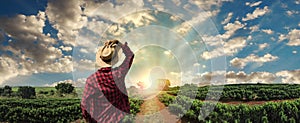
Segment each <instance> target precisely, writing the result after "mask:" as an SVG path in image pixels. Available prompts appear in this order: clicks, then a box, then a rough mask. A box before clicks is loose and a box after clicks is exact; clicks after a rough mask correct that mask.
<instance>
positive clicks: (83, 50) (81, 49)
mask: <svg viewBox="0 0 300 123" xmlns="http://www.w3.org/2000/svg"><path fill="white" fill-rule="evenodd" d="M79 52H81V53H89V51H88V50H87V49H85V48H80V50H79Z"/></svg>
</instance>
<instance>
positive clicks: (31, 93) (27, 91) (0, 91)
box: [0, 83, 75, 99]
mask: <svg viewBox="0 0 300 123" xmlns="http://www.w3.org/2000/svg"><path fill="white" fill-rule="evenodd" d="M74 88H75V87H74V86H73V85H72V84H70V83H59V84H57V85H56V86H55V89H56V92H57V93H58V95H62V94H70V93H72V92H74ZM48 93H52V95H53V94H54V91H53V90H51V91H49V92H48V91H40V92H39V94H48ZM0 96H3V97H21V98H24V99H30V98H36V91H35V87H32V86H19V87H18V90H17V92H13V90H12V87H11V86H8V85H6V86H4V87H3V88H0Z"/></svg>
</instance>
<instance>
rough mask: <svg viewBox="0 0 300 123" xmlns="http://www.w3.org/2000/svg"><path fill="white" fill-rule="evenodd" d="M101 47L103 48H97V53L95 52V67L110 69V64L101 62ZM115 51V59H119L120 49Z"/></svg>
mask: <svg viewBox="0 0 300 123" xmlns="http://www.w3.org/2000/svg"><path fill="white" fill-rule="evenodd" d="M103 47H104V46H100V47H98V51H97V53H96V66H97V67H111V66H112V65H111V64H109V63H107V62H105V61H103V60H102V59H101V58H100V56H101V52H102V49H103ZM116 51H117V52H116V53H117V54H115V55H117V57H120V54H121V48H120V49H119V50H116Z"/></svg>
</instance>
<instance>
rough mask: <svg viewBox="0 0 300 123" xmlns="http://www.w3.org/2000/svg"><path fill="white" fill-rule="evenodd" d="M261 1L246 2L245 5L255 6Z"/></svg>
mask: <svg viewBox="0 0 300 123" xmlns="http://www.w3.org/2000/svg"><path fill="white" fill-rule="evenodd" d="M261 3H262V1H258V2H254V3H250V2H246V4H245V5H247V6H250V7H255V6H259V5H260V4H261Z"/></svg>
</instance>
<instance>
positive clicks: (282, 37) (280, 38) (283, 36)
mask: <svg viewBox="0 0 300 123" xmlns="http://www.w3.org/2000/svg"><path fill="white" fill-rule="evenodd" d="M285 39H287V36H286V35H284V34H280V35H279V37H278V41H279V42H280V41H283V40H285Z"/></svg>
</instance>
